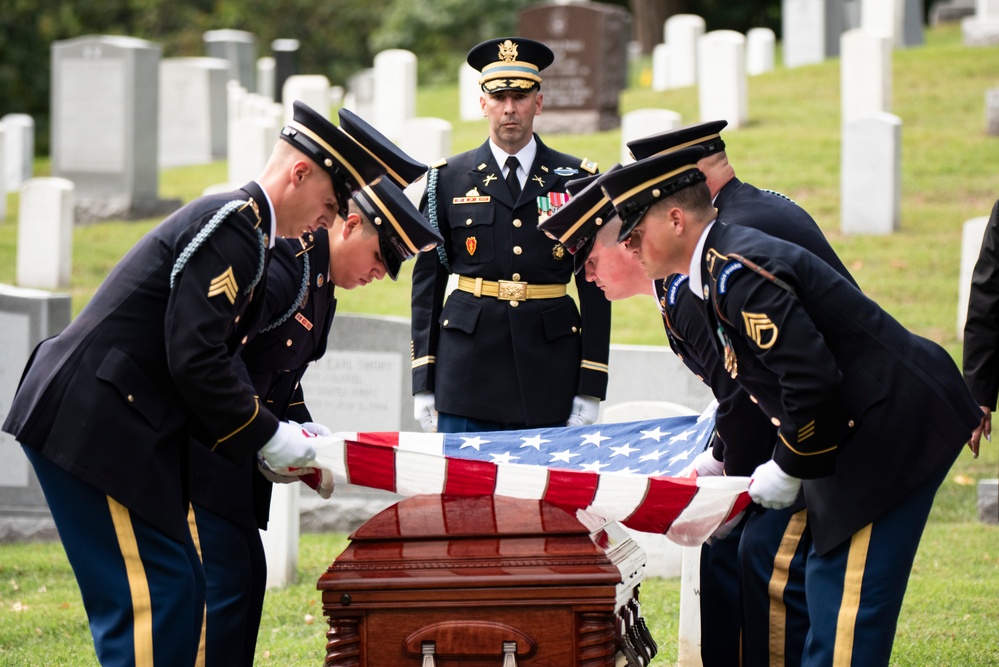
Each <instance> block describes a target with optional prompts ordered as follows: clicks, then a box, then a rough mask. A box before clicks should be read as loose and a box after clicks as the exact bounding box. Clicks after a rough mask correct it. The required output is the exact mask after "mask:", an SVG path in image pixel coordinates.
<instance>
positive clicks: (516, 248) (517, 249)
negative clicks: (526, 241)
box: [513, 245, 524, 255]
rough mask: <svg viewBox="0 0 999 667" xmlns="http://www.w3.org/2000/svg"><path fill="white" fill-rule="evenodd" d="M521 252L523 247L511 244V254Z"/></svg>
mask: <svg viewBox="0 0 999 667" xmlns="http://www.w3.org/2000/svg"><path fill="white" fill-rule="evenodd" d="M522 252H524V249H523V248H521V247H520V246H519V245H515V246H513V254H514V255H519V254H520V253H522Z"/></svg>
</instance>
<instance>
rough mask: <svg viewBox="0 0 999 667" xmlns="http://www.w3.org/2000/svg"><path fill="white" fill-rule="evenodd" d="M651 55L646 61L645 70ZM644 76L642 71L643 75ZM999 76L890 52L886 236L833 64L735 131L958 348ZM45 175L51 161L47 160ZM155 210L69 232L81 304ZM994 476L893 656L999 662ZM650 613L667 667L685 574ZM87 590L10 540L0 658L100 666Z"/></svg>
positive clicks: (934, 518)
mask: <svg viewBox="0 0 999 667" xmlns="http://www.w3.org/2000/svg"><path fill="white" fill-rule="evenodd" d="M642 66H644V65H642V64H639V65H638V67H642ZM635 78H636V79H638V78H639V77H635ZM996 86H999V49H996V48H966V47H964V46H963V45H962V44H961V35H960V28H959V27H958V26H956V25H950V26H943V27H939V28H933V29H928V30H927V32H926V44H925V45H924V46H923V47H920V48H916V49H910V50H904V51H896V52H895V55H894V65H893V91H894V94H893V102H892V113H894V114H896V115H898V116H899V117H900V118H901V119H902V121H903V129H902V142H903V144H902V160H903V164H902V179H903V182H902V221H901V229H900V230H899V231H897V232H896V233H894V234H892V235H891V236H887V237H869V236H846V235H844V234H842V233H841V232H840V231H839V230H840V218H839V216H840V201H839V184H840V173H839V150H840V141H839V136H840V112H839V61H838V60H830V61H827V62H825V63H821V64H817V65H811V66H807V67H800V68H796V69H794V70H787V69H783V68H781V69H778V70H776V71H774V72H772V73H768V74H764V75H760V76H756V77H752V78H751V79H750V80H749V95H750V98H749V110H750V117H751V122H750V124H749V125H748V126H747V127H745V128H743V129H739V130H737V131H727V132H726V133H725V135H724V138H725V141H726V143H727V144H728V152H729V155H730V157H731V159H732V162H733V164H734V165H735V166H736V169H737V171H738V174H739V176H740V177H741V178H742V179H743V180H745V181H748V182H751V183H754V184H756V185H758V186H760V187H767V188H771V189H774V190H778V191H781V192H783V193H785V194H787V195H788V196H790V197H791V198H793V199H794V200H796V201H797V202H798V203H800V204H802V205H803V206H804V207H805V208H806V209H808V210H809V211H810V212H811V213H812V215H813V216H814V217H815V219H816V221H817V222H818V223H819V225H820V227H821V228H822V229H823V231H824V232H825V233H826V235H827V236H828V237H829V239H830V241H831V243H832V244H833V246H834V248H835V249H836V250H837V252H838V253H839V254H840V256H841V257H842V258H843V259H844V261H845V263H846V265H847V266H848V267H849V268H850V270H851V271H852V272H853V274H854V276H855V277H856V278H857V280H858V282H859V283H860V286H861V287H862V288H863V289H864V291H865V292H867V293H868V294H869V295H870V296H872V297H873V298H874V299H875V300H877V301H878V302H879V303H880V304H881V305H882V306H883V307H884V308H885V309H887V310H888V311H889V312H890V313H891V314H892V315H894V316H895V317H896V318H897V319H898V320H900V321H901V322H902V323H903V324H904V325H906V326H907V327H908V328H909V329H911V330H913V331H915V332H916V333H919V334H921V335H923V336H926V337H928V338H930V339H932V340H935V341H937V342H939V343H940V344H942V345H943V346H944V347H945V348H946V349H947V350H948V351H949V352H950V353H951V354H952V356H953V357H954V358H955V359H956V360H957V361H958V362H960V356H961V355H960V352H961V343H960V341H959V339H958V336H957V332H956V326H955V319H956V313H957V294H958V269H959V264H960V252H961V247H960V243H961V229H962V224H963V223H964V222H965V221H966V220H968V219H970V218H973V217H978V216H985V215H988V213H989V211H990V210H991V207H992V204H993V202H994V201H995V200H996V198H997V197H999V137H989V136H986V135H985V131H984V127H985V122H984V99H985V91H986V90H987V89H989V88H993V87H996ZM457 99H458V98H457V91H456V89H455V87H454V86H440V87H427V88H422V89H421V90H420V91H419V96H418V103H417V106H418V108H417V112H418V114H419V115H421V116H437V117H442V118H447V119H452V121H453V123H454V132H453V135H452V149H453V151H454V152H458V151H463V150H466V149H469V148H472V147H474V146H476V145H478V144H479V143H481V142H482V141H483V140H484V138H485V135H486V126H485V123H484V121H475V122H462V121H459V120H457V118H456V117H457V108H458V103H457ZM646 107H662V108H668V109H672V110H674V111H678V112H679V113H681V114H682V116H683V118H684V121H685V122H686V123H694V122H697V121H699V120H700V119H699V118H698V115H697V95H696V90H695V89H693V88H690V89H681V90H673V91H667V92H664V93H657V92H653V91H651V90H648V89H640V88H630V89H628V90H626V91H624V92H623V94H622V96H621V110H622V111H623V112H626V111H629V110H632V109H638V108H646ZM545 140H546V141H547V142H548V143H549V144H551V145H553V146H555V147H556V148H558V149H560V150H563V151H566V152H569V153H573V154H576V155H580V156H586V157H589V158H590V159H593V160H597V161H599V162H600V164H601V165H602V167H603V168H604V169H606V168H607V167H609V166H610V165H612V164H614V163H615V162H616V161H617V160H618V155H619V151H620V133H619V132H618V131H608V132H600V133H596V134H592V135H585V136H583V135H559V136H551V137H545ZM37 173H38V174H39V175H45V174H47V173H48V163H47V162H46V161H45V160H40V161H39V162H38V165H37ZM225 178H226V168H225V164H223V163H215V164H212V165H206V166H203V167H190V168H181V169H170V170H166V171H164V173H163V174H162V177H161V182H160V183H161V185H160V192H161V195H162V196H164V197H181V198H182V199H184V200H185V201H186V200H190V199H192V198H194V197H196V196H198V194H199V193H200V192H201V190H202V188H203V187H204V186H206V185H209V184H212V183H217V182H221V181H224V180H225ZM16 217H17V196H16V195H11V196H10V198H9V200H8V217H7V219H6V221H2V222H0V282H4V283H13V282H14V275H15V268H14V267H15V256H16V238H17V220H16ZM155 222H156V221H142V222H132V223H123V222H111V223H101V224H93V225H86V226H79V227H77V228H76V229H75V231H74V234H75V236H74V244H73V249H74V250H73V253H74V254H73V273H72V276H73V285H72V287H71V290H70V291H71V293H72V295H73V306H74V312H79V310H80V309H81V308H82V307H83V305H84V304H85V303H86V301H87V300H88V299H89V298H90V296H91V295H92V294H93V291H94V290H95V289H96V287H97V285H98V284H99V283H100V281H101V280H102V279H103V277H104V276H105V275H106V274H107V272H108V270H109V269H110V268H111V267H112V266H114V264H115V262H116V261H117V260H118V258H119V257H120V256H121V255H122V254H123V253H124V252H125V251H126V250H127V249H128V248H129V247H131V245H132V244H133V243H134V242H135V241H136V239H138V238H139V237H140V236H141V235H142V234H143V233H145V232H146V231H147V230H148V229H149V228H150V227H151V226H152V225H153V224H155ZM404 267H405V268H404V269H403V271H402V272H401V275H400V278H399V280H398V282H396V283H391V282H388V281H383V282H382V283H380V284H377V285H373V286H370V287H368V288H366V289H364V290H355V291H353V292H343V293H341V294H340V295H338V296H339V299H340V301H339V304H338V311H339V312H355V313H370V314H385V315H395V316H401V317H408V315H409V291H410V286H411V273H410V270H411V264H406V265H404ZM613 341H614V342H615V343H623V344H643V345H664V344H665V341H664V338H663V334H662V327H661V324H660V321H659V315H658V313H657V311H656V310H655V308H654V307H653V306H652V304H651V303H650V302H648V300H642V299H632V300H629V301H625V302H617V303H615V304H614V330H613ZM997 474H999V442H997V443H983V453H982V456H981V458H979V459H973V458H972V457H971V456H970V454H969V453H968V452H967V451H965V452H964V453H963V454H962V455H961V457H960V458H959V459H958V462H957V464H956V465H955V467H954V469H953V471H952V472H951V474H950V476H949V477H948V479H947V480H946V481H945V482H944V485H943V487H942V488H941V491H940V493H939V494H938V496H937V501H936V503H935V505H934V509H933V512H932V514H931V516H930V522H929V525H928V526H927V529H926V534H925V536H924V539H923V542H922V545H921V547H920V550H919V553H918V555H917V558H916V564H915V568H914V570H913V574H912V578H911V580H910V585H909V591H908V595H907V597H906V600H905V604H904V607H903V610H902V615H901V618H900V621H899V627H898V632H897V637H896V643H895V652H894V654H893V658H892V664H893V665H898V666H902V667H927V666H945V665H946V666H951V665H953V666H958V665H959V666H962V667H965V666H981V667H986V666H994V665H999V528H997V527H994V526H984V525H982V524H980V523H978V522H977V521H976V511H975V499H976V484H977V481H978V480H979V479H982V478H990V477H996V476H997ZM345 544H346V538H345V536H343V535H329V534H326V535H303V536H302V540H301V553H300V561H299V581H300V583H299V584H297V585H293V586H289V587H287V588H285V589H282V590H275V591H271V592H270V593H269V594H268V598H267V602H266V607H265V612H264V618H263V622H262V625H261V630H260V637H259V641H258V650H257V664H259V665H280V666H283V667H288V666H291V665H318V664H320V663H321V662H322V658H323V650H324V646H325V639H324V631H325V622H324V620H323V618H322V614H321V605H320V603H319V594H318V592H317V591H316V590H315V582H316V581H317V579H318V578H319V576H320V574H321V573H322V572H323V570H324V569H325V567H326V566H327V565H328V564H329V562H330V561H331V560H332V559H333V558H334V557H335V556H336V555H337V554H338V553H339V552H340V551H341V550H342V549H343V547H344V546H345ZM642 599H643V610H644V612H645V616H646V619H647V621H648V622H649V625H650V627H651V628H652V631H653V634H654V635H655V636H656V637H657V639H658V640H659V641H660V646H661V652H660V657H658V658H657V659H656V660H655V664H656V665H669V664H672V663H673V662H674V661H675V659H676V636H677V627H676V623H677V610H678V606H679V582H678V581H676V580H660V579H651V580H649V581H647V582H646V583H645V584H643V586H642ZM96 664H97V663H96V659H95V658H94V656H93V648H92V645H91V642H90V637H89V633H88V630H87V624H86V618H85V614H84V612H83V609H82V606H81V604H80V599H79V592H78V590H77V588H76V583H75V581H74V579H73V576H72V572H71V571H70V568H69V566H68V564H67V563H66V559H65V555H64V554H63V552H62V548H61V546H60V545H58V544H12V545H0V666H6V665H39V666H41V665H45V666H50V665H74V666H76V665H96Z"/></svg>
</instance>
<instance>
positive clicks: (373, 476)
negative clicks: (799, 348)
mask: <svg viewBox="0 0 999 667" xmlns="http://www.w3.org/2000/svg"><path fill="white" fill-rule="evenodd" d="M713 429H714V418H713V413H710V414H707V415H702V416H700V417H698V416H696V415H695V416H682V417H667V418H663V419H652V420H646V421H636V422H623V423H612V424H594V425H590V426H566V427H560V428H543V429H528V430H520V431H490V432H484V433H412V432H388V433H336V434H334V435H333V436H332V437H331V438H320V439H318V440H319V441H321V442H320V443H319V444H318V446H317V456H316V464H317V465H318V466H321V467H323V468H328V469H330V470H332V471H333V474H334V481H335V482H336V483H343V482H347V483H350V484H356V485H359V486H365V487H370V488H375V489H384V490H387V491H393V492H395V493H399V494H402V495H405V496H412V495H419V494H447V495H463V496H479V495H502V496H511V497H515V498H528V499H537V500H545V501H548V502H551V503H553V504H556V505H559V506H561V507H565V508H569V509H573V510H579V511H582V512H583V513H584V514H585V515H587V516H589V517H598V518H601V519H604V520H613V521H620V522H621V523H623V524H624V525H625V526H628V527H629V528H632V529H635V530H639V531H643V532H649V533H659V534H666V536H667V537H669V538H670V539H671V540H673V541H674V542H677V543H679V544H683V545H686V546H696V545H699V544H701V543H703V542H704V540H706V539H707V538H708V537H710V536H711V533H712V532H714V530H715V529H716V528H717V527H718V526H720V525H721V524H722V523H724V522H725V521H726V520H728V519H729V518H731V517H732V516H734V515H736V514H738V513H739V512H740V511H742V510H743V509H744V508H745V507H746V505H748V504H749V499H748V496H747V494H746V493H745V491H746V489H747V488H748V486H749V480H748V478H744V477H701V478H697V477H694V476H689V475H690V473H689V470H690V464H691V462H692V461H693V459H694V457H695V456H697V454H699V453H700V452H702V451H704V449H705V447H706V446H707V443H708V441H709V440H710V437H711V433H712V431H713Z"/></svg>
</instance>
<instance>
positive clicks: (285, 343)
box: [284, 338, 291, 347]
mask: <svg viewBox="0 0 999 667" xmlns="http://www.w3.org/2000/svg"><path fill="white" fill-rule="evenodd" d="M284 346H285V347H291V339H290V338H289V339H288V340H286V341H285V342H284Z"/></svg>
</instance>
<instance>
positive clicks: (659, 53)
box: [652, 43, 669, 92]
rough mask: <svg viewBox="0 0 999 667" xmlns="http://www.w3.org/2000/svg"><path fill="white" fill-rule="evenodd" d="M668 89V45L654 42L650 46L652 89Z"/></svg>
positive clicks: (657, 90)
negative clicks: (652, 45)
mask: <svg viewBox="0 0 999 667" xmlns="http://www.w3.org/2000/svg"><path fill="white" fill-rule="evenodd" d="M668 89H669V45H668V44H665V43H663V44H656V45H655V46H654V47H652V90H654V91H656V92H661V91H663V90H668Z"/></svg>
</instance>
